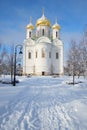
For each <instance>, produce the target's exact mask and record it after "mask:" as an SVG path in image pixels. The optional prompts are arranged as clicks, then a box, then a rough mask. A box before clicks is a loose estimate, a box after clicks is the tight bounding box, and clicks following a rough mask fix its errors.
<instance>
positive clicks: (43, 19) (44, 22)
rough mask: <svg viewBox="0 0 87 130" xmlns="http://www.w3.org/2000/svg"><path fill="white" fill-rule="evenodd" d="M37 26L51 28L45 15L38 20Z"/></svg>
mask: <svg viewBox="0 0 87 130" xmlns="http://www.w3.org/2000/svg"><path fill="white" fill-rule="evenodd" d="M36 26H49V27H50V21H49V20H48V19H47V18H46V17H45V16H44V14H43V15H42V17H41V18H40V19H38V20H37V22H36Z"/></svg>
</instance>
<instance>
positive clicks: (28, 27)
mask: <svg viewBox="0 0 87 130" xmlns="http://www.w3.org/2000/svg"><path fill="white" fill-rule="evenodd" d="M26 28H27V29H31V30H34V26H33V24H32V22H31V18H30V23H29V24H28V25H27V27H26Z"/></svg>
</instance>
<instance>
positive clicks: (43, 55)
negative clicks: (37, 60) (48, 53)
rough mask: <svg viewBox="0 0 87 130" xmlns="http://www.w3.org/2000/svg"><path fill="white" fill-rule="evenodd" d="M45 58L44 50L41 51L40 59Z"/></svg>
mask: <svg viewBox="0 0 87 130" xmlns="http://www.w3.org/2000/svg"><path fill="white" fill-rule="evenodd" d="M44 57H45V52H44V50H42V58H44Z"/></svg>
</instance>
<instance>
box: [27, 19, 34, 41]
mask: <svg viewBox="0 0 87 130" xmlns="http://www.w3.org/2000/svg"><path fill="white" fill-rule="evenodd" d="M26 28H27V34H26V39H28V38H33V34H34V33H33V30H34V26H33V24H32V18H31V17H30V23H29V24H28V25H27V27H26Z"/></svg>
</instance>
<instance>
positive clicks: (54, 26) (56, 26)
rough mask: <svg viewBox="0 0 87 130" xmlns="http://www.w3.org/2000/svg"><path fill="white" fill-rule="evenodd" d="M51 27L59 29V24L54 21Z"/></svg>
mask: <svg viewBox="0 0 87 130" xmlns="http://www.w3.org/2000/svg"><path fill="white" fill-rule="evenodd" d="M52 28H53V29H58V30H60V28H61V27H60V25H59V24H58V23H56V24H54V25H53V26H52Z"/></svg>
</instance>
